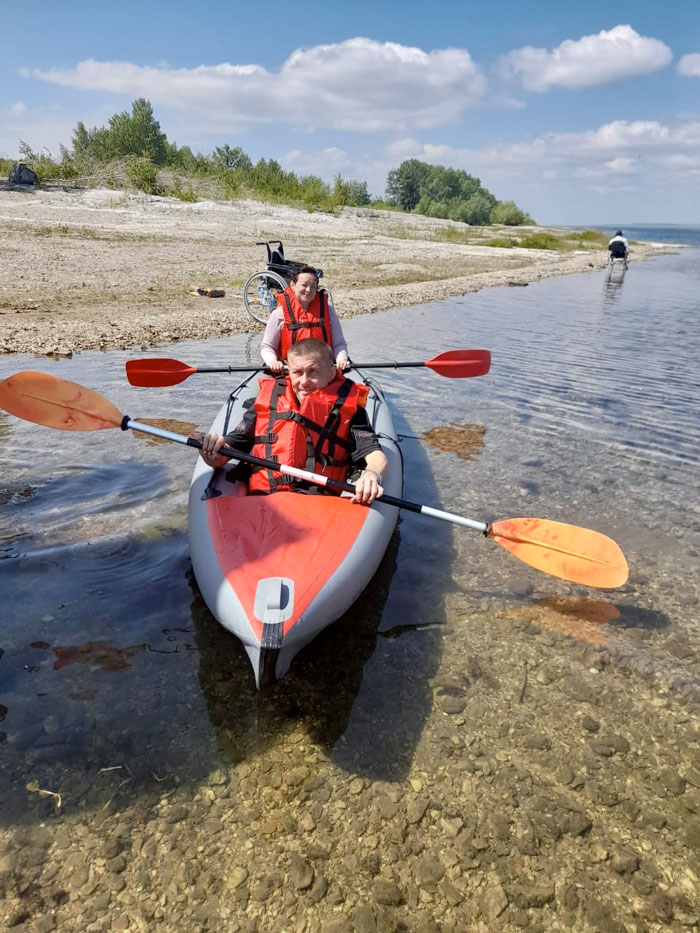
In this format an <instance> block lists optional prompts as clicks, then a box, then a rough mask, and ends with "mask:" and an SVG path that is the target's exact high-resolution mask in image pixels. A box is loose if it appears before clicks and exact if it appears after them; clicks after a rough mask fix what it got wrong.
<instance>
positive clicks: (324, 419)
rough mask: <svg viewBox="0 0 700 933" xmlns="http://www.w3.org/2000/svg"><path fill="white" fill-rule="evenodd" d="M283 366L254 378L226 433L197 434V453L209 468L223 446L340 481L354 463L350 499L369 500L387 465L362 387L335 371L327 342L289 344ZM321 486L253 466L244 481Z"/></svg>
mask: <svg viewBox="0 0 700 933" xmlns="http://www.w3.org/2000/svg"><path fill="white" fill-rule="evenodd" d="M287 365H288V373H287V375H280V376H277V377H276V378H273V379H261V380H260V391H259V393H258V397H257V399H256V400H255V403H254V405H251V406H250V408H249V409H248V411H247V412H246V414H245V415H244V416H243V420H242V421H241V423H240V424H239V425H238V426H237V427H236V428H234V430H233V431H231V432H230V433H229V434H227V435H226V437H224V436H223V435H221V434H206V435H201V434H199V435H195V436H196V437H197V438H198V440H200V441H201V443H202V450H201V456H202V458H203V459H204V461H205V463H207V464H208V465H209V466H211V467H214V468H216V467H221V466H223V465H224V464H225V463H226V462H227V460H228V458H227V457H224V456H222V455H221V454H220V453H219V451H220V450H221V448H222V446H223V445H224V444H226V446H227V447H232V448H233V449H235V450H241V451H243V452H244V453H252V454H253V455H254V456H258V457H262V458H264V459H267V460H272V459H275V460H277V462H279V463H288V464H289V465H290V466H294V467H299V468H301V469H306V470H311V471H312V472H315V473H322V474H323V475H324V476H329V477H331V478H332V479H340V480H345V479H346V477H347V474H348V472H349V471H350V469H351V468H352V467H353V466H355V467H359V468H360V469H361V472H360V474H359V476H358V477H357V478H351V479H350V481H351V482H354V485H355V495H354V496H353V501H354V502H359V503H361V504H363V505H371V504H372V502H374V500H375V499H377V498H379V497H380V496H381V495H382V493H383V492H384V490H383V488H382V483H383V477H384V475H385V474H386V471H387V468H388V466H389V463H388V460H387V458H386V455H385V454H384V452H383V450H382V448H381V445H380V443H379V438H378V437H377V435H376V434H375V433H374V431H373V430H372V427H371V425H370V423H369V419H368V417H367V412H366V411H365V408H364V405H365V401H366V398H367V392H368V389H367V386H363V385H360V384H359V383H356V382H353V381H352V380H350V379H346V378H345V377H344V376H343V375H342V374H341V373H339V372H338V369H337V368H336V364H335V362H334V360H333V352H332V350H331V348H330V347H329V346H328V344H327V343H325V342H324V341H322V340H318V339H316V338H314V337H309V338H306V339H305V340H300V341H299V342H298V343H295V344H294V345H293V346H292V347H290V349H289V354H288V356H287ZM363 465H364V466H363ZM322 488H323V487H316V486H312V487H311V488H309V484H307V483H303V482H299V481H298V480H294V479H293V478H292V477H290V476H285V475H282V474H280V473H277V472H273V471H271V470H266V469H263V468H257V467H253V468H252V472H251V476H250V480H249V491H250V493H251V494H256V493H268V492H277V491H288V490H290V489H293V490H299V491H309V492H312V491H314V492H316V491H319V490H320V489H322Z"/></svg>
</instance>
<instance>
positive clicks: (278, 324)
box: [260, 266, 350, 374]
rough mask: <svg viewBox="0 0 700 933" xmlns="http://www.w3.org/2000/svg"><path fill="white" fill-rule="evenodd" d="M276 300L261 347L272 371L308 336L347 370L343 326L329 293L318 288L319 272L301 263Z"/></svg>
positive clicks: (262, 353) (281, 364) (339, 367)
mask: <svg viewBox="0 0 700 933" xmlns="http://www.w3.org/2000/svg"><path fill="white" fill-rule="evenodd" d="M277 300H278V301H279V307H278V308H276V309H275V310H274V311H273V312H272V314H271V315H270V318H269V320H268V322H267V326H266V327H265V333H264V334H263V340H262V346H261V347H260V354H261V356H262V358H263V361H264V362H265V365H266V366H267V368H268V369H269V371H270V372H271V373H275V374H277V373H281V372H283V370H284V361H285V360H286V358H287V353H288V352H289V349H290V347H292V346H294V344H295V343H298V342H299V341H300V340H304V339H306V338H307V337H317V338H318V339H319V340H323V341H325V342H326V343H327V344H328V345H329V346H330V347H331V348H332V350H333V359H334V360H335V365H336V366H337V367H338V369H339V370H341V371H342V370H344V369H347V367H348V366H349V365H350V360H349V359H348V345H347V344H346V342H345V337H344V336H343V329H342V327H341V326H340V321H339V320H338V315H337V314H336V313H335V308H334V307H333V305H331V304H330V303H329V301H328V295H327V294H326V292H325V291H323V290H321V291H319V288H318V273H317V272H316V270H315V269H314V268H313V267H312V266H302V267H301V269H299V271H298V272H296V273H295V274H294V275H293V276H292V281H291V284H290V285H288V286H287V288H285V290H284V291H283V292H282V293H281V294H280V295H279V296H278V298H277Z"/></svg>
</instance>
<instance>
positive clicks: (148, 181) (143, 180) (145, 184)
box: [124, 156, 158, 194]
mask: <svg viewBox="0 0 700 933" xmlns="http://www.w3.org/2000/svg"><path fill="white" fill-rule="evenodd" d="M124 170H125V172H126V177H127V178H128V179H129V181H130V182H131V184H132V185H133V186H134V187H135V188H138V190H139V191H145V192H146V194H155V193H156V188H157V179H158V169H157V167H156V166H155V165H154V164H153V162H151V160H150V159H147V158H145V157H144V156H135V157H132V158H130V159H127V162H126V165H125V167H124Z"/></svg>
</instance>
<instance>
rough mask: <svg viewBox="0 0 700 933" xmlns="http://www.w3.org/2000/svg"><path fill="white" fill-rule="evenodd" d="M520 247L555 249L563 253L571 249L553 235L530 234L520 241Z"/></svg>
mask: <svg viewBox="0 0 700 933" xmlns="http://www.w3.org/2000/svg"><path fill="white" fill-rule="evenodd" d="M519 245H520V246H523V247H525V249H556V250H560V251H565V250H567V249H571V246H570V245H569V244H568V243H567V242H566V241H565V240H562V239H561V238H560V237H558V236H555V235H554V234H553V233H531V234H530V235H529V236H526V237H525V238H524V239H523V240H521V241H520V244H519Z"/></svg>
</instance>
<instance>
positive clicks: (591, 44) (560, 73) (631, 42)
mask: <svg viewBox="0 0 700 933" xmlns="http://www.w3.org/2000/svg"><path fill="white" fill-rule="evenodd" d="M672 57H673V56H672V53H671V50H670V49H669V47H668V46H667V45H666V44H665V43H664V42H662V41H661V40H660V39H650V38H648V37H646V36H640V35H639V33H638V32H636V31H635V30H634V29H633V28H632V27H631V26H615V27H614V28H613V29H609V30H605V29H603V30H601V31H600V32H599V33H598V34H597V35H592V36H583V37H582V38H581V39H566V40H565V41H564V42H562V43H561V45H558V46H557V47H556V48H555V49H552V51H548V50H547V49H538V48H534V47H533V46H531V45H528V46H524V47H523V48H521V49H514V50H513V51H512V52H509V53H508V54H507V55H504V56H502V58H501V59H500V61H499V66H498V70H499V71H500V73H501V75H502V76H504V77H509V78H517V79H519V80H520V81H521V83H522V86H523V87H524V88H525V89H526V90H528V91H548V90H549V89H550V88H551V87H553V86H554V85H560V86H562V87H592V86H594V85H598V84H612V83H613V82H614V81H621V80H623V79H624V78H632V77H636V76H638V75H644V74H649V72H652V71H657V70H658V69H660V68H664V67H665V66H666V65H668V63H669V62H670V61H671V58H672Z"/></svg>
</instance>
